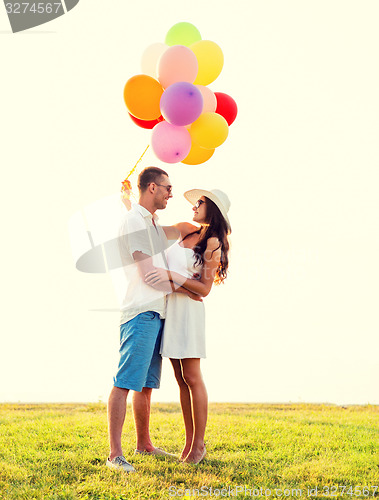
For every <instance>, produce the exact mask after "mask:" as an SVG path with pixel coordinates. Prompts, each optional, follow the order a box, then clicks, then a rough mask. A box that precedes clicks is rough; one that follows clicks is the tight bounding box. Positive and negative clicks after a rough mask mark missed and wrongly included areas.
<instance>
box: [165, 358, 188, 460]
mask: <svg viewBox="0 0 379 500" xmlns="http://www.w3.org/2000/svg"><path fill="white" fill-rule="evenodd" d="M170 361H171V364H172V367H173V369H174V373H175V378H176V381H177V382H178V385H179V392H180V406H181V407H182V414H183V420H184V427H185V430H186V442H185V444H184V448H183V451H182V453H181V455H180V460H184V459H185V458H186V456H187V455H188V453H189V451H190V449H191V445H192V440H193V420H192V405H191V394H190V390H189V388H188V385H187V384H186V383H185V381H184V379H183V375H182V365H181V360H180V359H170Z"/></svg>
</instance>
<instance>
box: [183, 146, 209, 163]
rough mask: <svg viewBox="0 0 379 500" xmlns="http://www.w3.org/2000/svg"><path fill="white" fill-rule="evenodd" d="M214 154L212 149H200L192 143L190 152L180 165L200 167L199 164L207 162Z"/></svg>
mask: <svg viewBox="0 0 379 500" xmlns="http://www.w3.org/2000/svg"><path fill="white" fill-rule="evenodd" d="M214 152H215V150H214V149H205V148H201V147H200V146H198V145H197V144H196V142H192V146H191V151H190V152H189V153H188V156H186V158H184V160H182V163H185V164H186V165H200V163H204V162H205V161H208V160H209V158H210V157H211V156H212V155H213V153H214Z"/></svg>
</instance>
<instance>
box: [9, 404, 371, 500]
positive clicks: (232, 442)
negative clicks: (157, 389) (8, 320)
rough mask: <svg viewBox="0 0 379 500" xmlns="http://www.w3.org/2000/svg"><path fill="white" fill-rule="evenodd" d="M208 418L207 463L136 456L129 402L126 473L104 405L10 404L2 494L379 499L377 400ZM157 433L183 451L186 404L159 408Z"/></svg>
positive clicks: (251, 409) (231, 408)
mask: <svg viewBox="0 0 379 500" xmlns="http://www.w3.org/2000/svg"><path fill="white" fill-rule="evenodd" d="M208 422H209V423H208V428H207V434H206V443H207V450H208V455H207V458H206V460H205V461H204V462H202V464H201V465H199V466H193V465H189V464H181V463H179V462H178V463H177V462H173V461H169V460H167V459H164V458H156V457H137V456H136V457H134V456H133V451H134V428H133V423H132V418H131V411H130V409H129V408H128V414H127V421H126V424H125V428H124V454H125V456H126V458H127V459H129V460H130V461H132V462H133V464H134V465H135V467H136V468H137V470H138V472H137V473H135V474H130V475H125V474H123V473H120V472H118V471H112V470H109V469H108V468H107V467H105V465H104V464H105V459H106V457H107V453H108V443H107V419H106V406H105V405H104V404H100V403H99V404H49V405H43V404H41V405H27V404H24V405H21V404H20V405H13V404H2V405H0V498H1V499H4V500H13V499H14V500H23V499H25V500H32V499H46V500H47V499H49V500H58V499H59V500H61V499H91V500H92V499H93V500H95V499H99V500H100V499H102V500H103V499H104V500H105V499H109V500H110V499H112V500H116V499H118V500H124V499H129V498H130V499H155V498H183V497H185V498H187V499H188V498H266V499H267V498H320V499H321V498H346V499H351V498H374V497H375V498H376V497H379V456H378V454H379V407H378V406H369V405H368V406H350V407H347V408H343V407H339V406H333V405H310V404H268V405H264V404H211V405H210V411H209V421H208ZM151 434H152V437H153V440H154V442H155V444H156V445H158V446H160V447H163V448H165V449H167V450H168V451H171V452H173V453H178V454H179V452H180V450H181V446H182V443H183V439H184V432H183V425H182V420H181V414H180V409H179V406H178V405H176V404H156V405H154V406H153V409H152V417H151ZM316 487H317V492H316V491H315V489H316Z"/></svg>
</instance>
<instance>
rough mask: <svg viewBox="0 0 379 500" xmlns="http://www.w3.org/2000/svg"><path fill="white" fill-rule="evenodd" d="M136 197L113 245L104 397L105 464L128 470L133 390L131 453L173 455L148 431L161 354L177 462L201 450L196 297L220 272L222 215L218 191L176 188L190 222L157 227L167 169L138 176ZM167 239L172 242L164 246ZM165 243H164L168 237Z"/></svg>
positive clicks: (202, 397)
mask: <svg viewBox="0 0 379 500" xmlns="http://www.w3.org/2000/svg"><path fill="white" fill-rule="evenodd" d="M138 190H139V202H138V204H135V205H133V207H132V208H131V210H129V211H128V212H127V213H126V215H125V217H124V220H123V222H122V224H121V228H120V235H119V249H120V258H121V262H122V266H121V269H120V272H121V273H123V274H124V278H125V282H126V290H125V293H124V294H123V298H122V305H121V325H120V361H119V365H118V369H117V373H116V375H115V377H114V386H113V388H112V391H111V394H110V396H109V401H108V427H109V441H110V454H109V457H108V459H107V466H108V467H110V468H116V469H121V470H124V471H126V472H134V471H135V469H134V467H133V466H132V465H131V464H130V463H129V462H127V461H126V459H125V457H124V456H123V452H122V447H121V435H122V428H123V424H124V420H125V414H126V401H127V396H128V393H129V391H130V390H132V391H133V414H134V420H135V427H136V434H137V448H136V451H135V453H136V454H138V453H140V454H149V455H165V456H170V457H173V458H174V457H175V456H174V455H172V454H170V453H168V452H167V451H165V450H162V449H161V448H156V447H155V446H154V445H153V443H152V441H151V439H150V434H149V419H150V401H151V393H152V389H158V388H159V385H160V376H161V366H162V356H163V357H168V358H170V361H171V364H172V366H173V369H174V373H175V377H176V380H177V382H178V385H179V390H180V404H181V408H182V413H183V419H184V425H185V436H186V437H185V444H184V448H183V450H182V453H181V456H180V458H179V460H181V461H183V462H187V463H193V464H198V463H199V462H201V461H202V460H203V458H204V457H205V454H206V449H205V444H204V434H205V427H206V422H207V414H208V397H207V391H206V388H205V385H204V382H203V379H202V375H201V370H200V359H201V358H205V316H204V304H203V301H202V298H203V297H205V296H207V295H208V294H209V292H210V291H211V288H212V285H213V283H221V282H222V281H223V280H224V279H225V278H226V274H227V269H228V250H229V243H228V234H230V232H231V228H230V223H229V219H228V215H227V212H228V210H229V206H230V202H229V199H228V197H227V196H226V194H225V193H223V192H222V191H219V190H212V191H205V190H201V189H192V190H190V191H187V192H186V193H184V196H185V198H186V199H187V200H188V201H189V202H190V203H191V204H192V205H193V212H194V215H193V221H194V222H195V223H196V224H197V225H194V224H191V223H187V222H182V223H178V224H175V225H173V226H167V227H162V226H160V225H159V224H158V217H157V215H156V213H155V212H156V210H161V209H164V208H166V206H167V202H168V200H169V199H170V198H172V186H171V183H170V179H169V176H168V174H167V173H166V172H165V171H164V170H161V169H160V168H157V167H148V168H146V169H144V170H143V171H142V172H141V173H140V175H139V177H138ZM169 240H175V243H174V244H172V245H171V246H169V245H168V241H169ZM171 242H172V241H171Z"/></svg>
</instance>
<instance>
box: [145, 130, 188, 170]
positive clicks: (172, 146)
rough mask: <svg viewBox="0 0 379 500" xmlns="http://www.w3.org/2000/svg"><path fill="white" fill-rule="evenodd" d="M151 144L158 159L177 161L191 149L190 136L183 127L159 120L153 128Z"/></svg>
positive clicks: (166, 161)
mask: <svg viewBox="0 0 379 500" xmlns="http://www.w3.org/2000/svg"><path fill="white" fill-rule="evenodd" d="M151 146H152V148H153V151H154V153H155V154H156V156H157V157H158V158H159V160H161V161H164V162H165V163H179V162H180V161H182V160H184V158H186V156H188V153H189V152H190V150H191V136H190V133H189V132H188V130H187V129H186V128H184V127H177V126H175V125H171V123H167V122H161V123H158V125H155V127H154V128H153V133H152V135H151Z"/></svg>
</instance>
